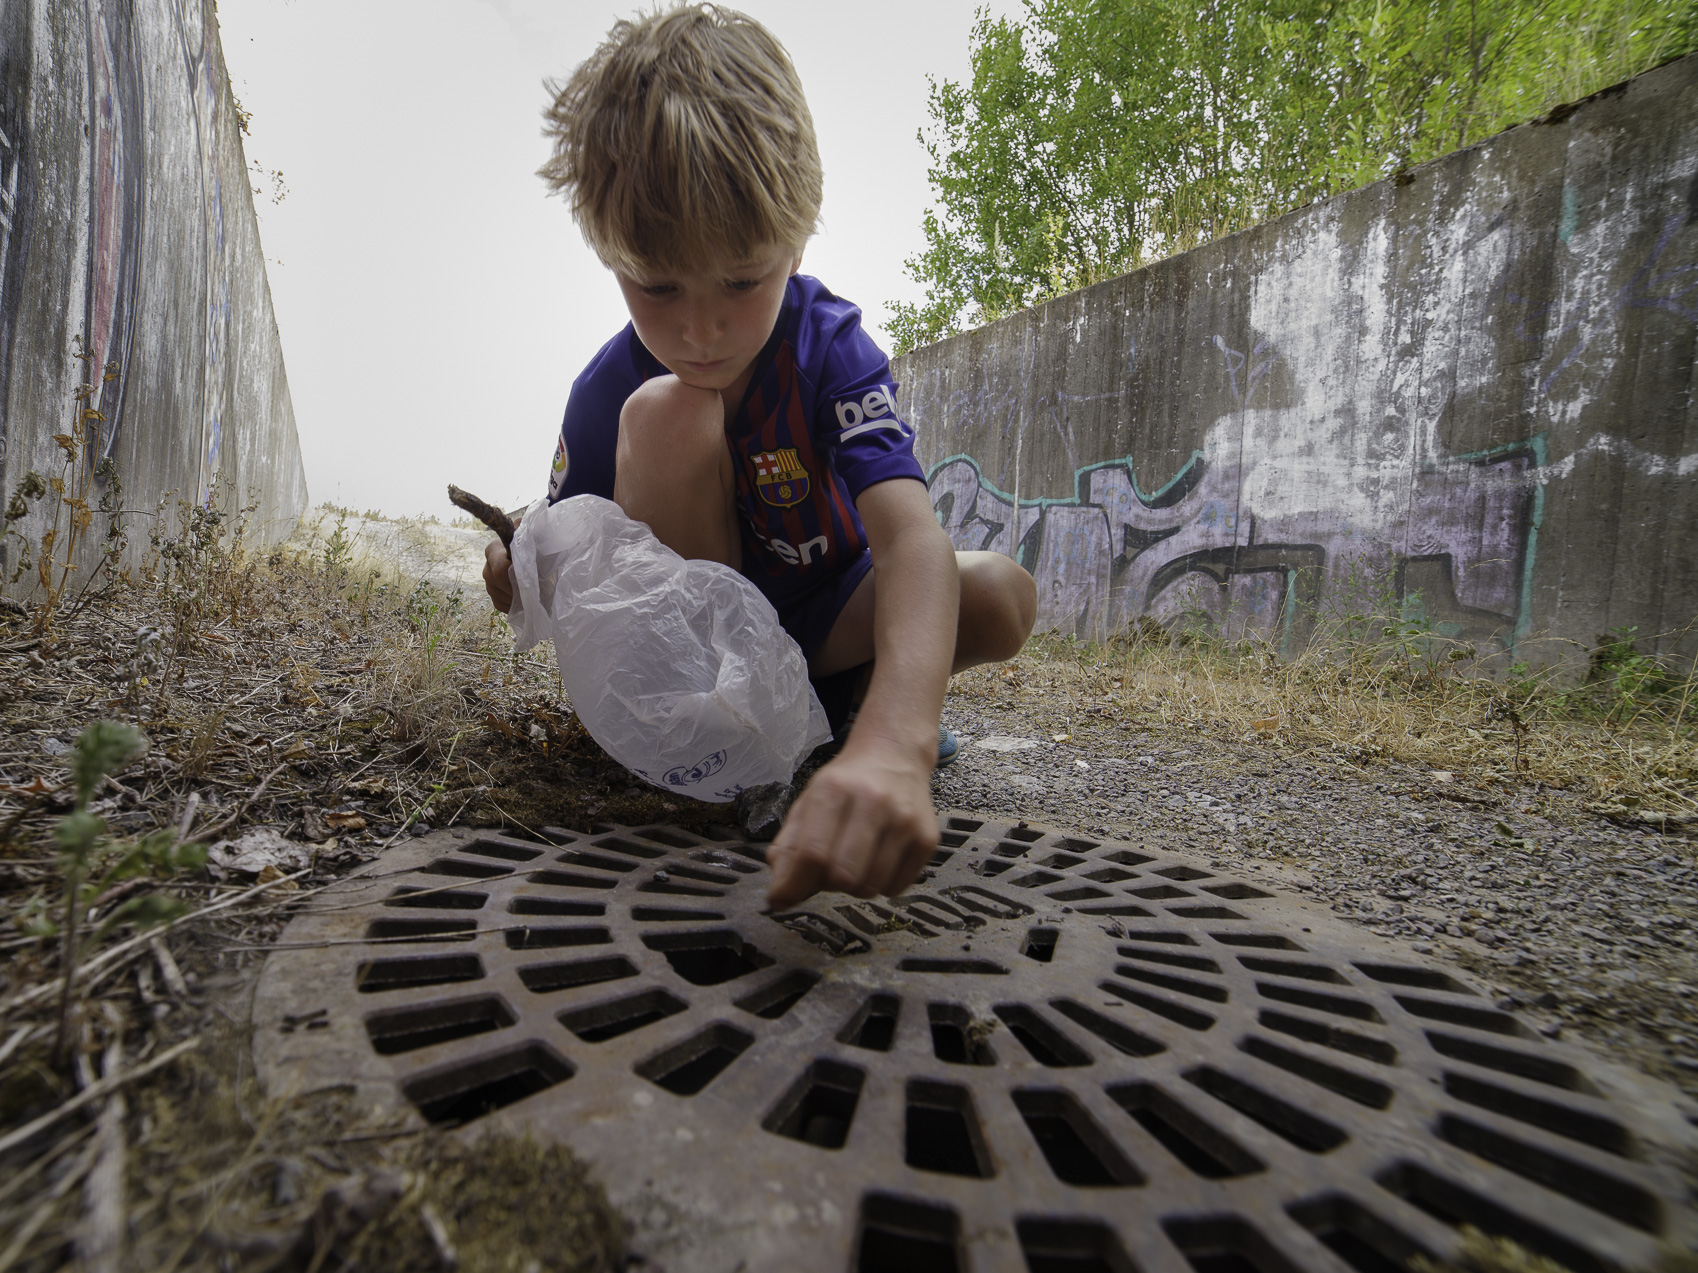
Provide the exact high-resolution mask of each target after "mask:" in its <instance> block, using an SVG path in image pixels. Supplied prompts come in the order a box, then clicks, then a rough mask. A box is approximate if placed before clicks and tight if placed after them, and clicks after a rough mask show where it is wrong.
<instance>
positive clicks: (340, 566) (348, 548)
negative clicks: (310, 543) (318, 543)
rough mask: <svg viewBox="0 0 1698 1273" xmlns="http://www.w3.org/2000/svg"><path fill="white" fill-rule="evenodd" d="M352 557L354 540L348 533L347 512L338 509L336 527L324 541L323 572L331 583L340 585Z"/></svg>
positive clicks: (345, 576)
mask: <svg viewBox="0 0 1698 1273" xmlns="http://www.w3.org/2000/svg"><path fill="white" fill-rule="evenodd" d="M353 557H354V540H353V537H352V536H351V535H349V534H348V514H347V513H345V512H342V511H341V510H338V511H337V513H336V529H335V530H333V531H331V532H330V538H329V539H327V540H325V541H324V573H325V576H326V577H327V578H328V579H329V580H330V582H331V583H332V584H335V585H337V586H340V585H341V583H342V581H343V580H344V579H346V578H347V576H348V565H349V563H350V562H351V561H352V560H353Z"/></svg>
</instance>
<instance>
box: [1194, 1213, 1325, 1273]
mask: <svg viewBox="0 0 1698 1273" xmlns="http://www.w3.org/2000/svg"><path fill="white" fill-rule="evenodd" d="M1162 1228H1163V1229H1164V1230H1165V1231H1166V1232H1167V1236H1168V1239H1169V1240H1170V1241H1171V1242H1172V1243H1173V1245H1174V1246H1176V1247H1178V1248H1179V1251H1180V1254H1182V1255H1183V1256H1184V1257H1185V1259H1186V1262H1187V1263H1189V1264H1190V1265H1191V1267H1192V1268H1193V1269H1195V1270H1196V1273H1301V1271H1300V1270H1299V1269H1297V1268H1296V1267H1295V1266H1294V1265H1292V1264H1291V1263H1290V1262H1288V1261H1287V1260H1286V1258H1285V1257H1284V1256H1283V1255H1281V1254H1280V1253H1279V1252H1278V1251H1276V1250H1274V1248H1273V1246H1272V1245H1271V1244H1270V1243H1269V1242H1268V1240H1267V1239H1266V1238H1264V1237H1263V1236H1262V1235H1261V1234H1260V1233H1258V1232H1257V1231H1256V1230H1255V1229H1254V1228H1253V1227H1252V1226H1251V1225H1250V1224H1249V1222H1248V1221H1245V1220H1241V1219H1239V1218H1238V1217H1237V1216H1206V1217H1203V1218H1200V1219H1195V1220H1192V1219H1185V1220H1164V1221H1163V1222H1162Z"/></svg>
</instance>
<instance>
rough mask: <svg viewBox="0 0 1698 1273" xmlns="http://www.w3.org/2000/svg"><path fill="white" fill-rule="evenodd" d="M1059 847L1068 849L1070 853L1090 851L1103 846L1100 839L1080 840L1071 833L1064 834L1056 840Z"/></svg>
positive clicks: (1056, 845)
mask: <svg viewBox="0 0 1698 1273" xmlns="http://www.w3.org/2000/svg"><path fill="white" fill-rule="evenodd" d="M1055 847H1056V848H1058V849H1066V850H1067V851H1068V852H1069V853H1089V852H1090V851H1091V850H1092V849H1100V848H1102V842H1101V841H1100V840H1080V839H1078V838H1076V837H1074V836H1071V835H1064V836H1062V837H1061V839H1059V840H1057V841H1056V842H1055Z"/></svg>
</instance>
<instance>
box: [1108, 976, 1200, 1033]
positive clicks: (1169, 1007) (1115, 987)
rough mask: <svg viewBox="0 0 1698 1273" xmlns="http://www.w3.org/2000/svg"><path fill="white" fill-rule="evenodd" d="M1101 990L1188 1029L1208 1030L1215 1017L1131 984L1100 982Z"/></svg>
mask: <svg viewBox="0 0 1698 1273" xmlns="http://www.w3.org/2000/svg"><path fill="white" fill-rule="evenodd" d="M1097 987H1098V989H1100V990H1106V991H1108V992H1109V994H1111V995H1119V996H1120V997H1121V998H1122V999H1124V1000H1126V1002H1127V1003H1135V1004H1137V1005H1138V1006H1139V1007H1140V1008H1143V1009H1145V1010H1147V1011H1149V1012H1153V1013H1155V1014H1156V1015H1157V1016H1161V1017H1166V1018H1167V1019H1168V1020H1169V1021H1174V1022H1177V1023H1178V1024H1180V1025H1182V1026H1184V1027H1185V1028H1186V1029H1187V1030H1207V1029H1209V1028H1211V1027H1212V1026H1213V1025H1214V1023H1215V1019H1214V1018H1213V1017H1211V1016H1209V1014H1208V1013H1206V1012H1198V1011H1196V1009H1194V1008H1188V1007H1186V1006H1185V1005H1184V1004H1179V1003H1174V1002H1173V1001H1172V1000H1171V999H1162V998H1158V997H1157V996H1156V995H1150V994H1145V993H1144V992H1143V991H1142V990H1134V989H1133V988H1132V987H1131V986H1123V985H1121V984H1120V983H1119V982H1117V981H1103V982H1098V983H1097Z"/></svg>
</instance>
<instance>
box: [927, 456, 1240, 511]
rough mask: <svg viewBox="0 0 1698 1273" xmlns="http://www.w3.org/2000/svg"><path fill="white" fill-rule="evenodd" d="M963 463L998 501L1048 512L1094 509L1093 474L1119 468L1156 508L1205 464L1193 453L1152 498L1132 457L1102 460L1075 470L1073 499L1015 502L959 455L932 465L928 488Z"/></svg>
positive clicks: (1141, 496)
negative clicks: (1058, 507) (1059, 508)
mask: <svg viewBox="0 0 1698 1273" xmlns="http://www.w3.org/2000/svg"><path fill="white" fill-rule="evenodd" d="M960 460H965V461H966V462H967V463H968V464H971V465H972V466H973V472H974V473H975V474H977V475H978V479H979V485H980V487H982V488H983V489H984V490H987V491H989V492H990V493H991V494H993V495H995V496H997V497H998V498H1000V499H1004V500H1007V501H1008V502H1009V503H1010V504H1013V505H1015V506H1017V507H1020V508H1049V507H1051V506H1054V505H1063V506H1074V507H1078V506H1084V507H1093V508H1094V507H1095V505H1093V504H1092V503H1091V501H1090V498H1089V495H1088V492H1087V488H1088V486H1089V483H1090V476H1091V474H1092V473H1094V472H1096V471H1097V470H1098V469H1116V468H1119V469H1125V470H1126V475H1127V477H1128V478H1129V479H1131V482H1132V493H1133V494H1134V495H1136V496H1137V497H1138V502H1139V503H1140V504H1143V505H1144V506H1145V507H1146V508H1153V507H1155V506H1156V505H1155V504H1154V501H1156V500H1159V499H1161V498H1162V496H1164V495H1166V494H1167V493H1168V492H1169V491H1171V490H1172V489H1173V488H1174V486H1176V485H1177V484H1178V483H1180V482H1182V481H1184V480H1185V478H1186V477H1187V476H1188V475H1189V474H1190V473H1191V471H1192V470H1193V469H1195V468H1197V467H1198V466H1199V465H1202V464H1204V463H1206V460H1205V459H1204V456H1203V453H1202V452H1201V451H1193V452H1191V457H1190V458H1189V459H1188V460H1186V461H1185V463H1184V465H1182V466H1181V467H1180V470H1179V472H1177V473H1175V474H1174V475H1173V476H1172V477H1171V478H1169V479H1168V480H1167V481H1166V482H1165V483H1163V484H1162V486H1161V487H1160V488H1159V489H1157V490H1155V491H1153V492H1151V493H1149V494H1145V492H1144V490H1143V488H1141V487H1140V486H1139V485H1138V470H1137V467H1136V466H1135V465H1134V464H1133V462H1132V457H1131V456H1130V455H1128V456H1125V457H1123V458H1122V459H1118V460H1101V461H1098V462H1097V463H1095V464H1087V465H1086V466H1085V467H1084V468H1082V469H1076V470H1075V471H1074V473H1073V494H1072V495H1071V496H1047V495H1040V496H1037V497H1036V498H1034V499H1022V500H1016V499H1015V498H1014V494H1013V492H1011V491H1005V490H1002V489H1000V488H999V487H997V486H996V485H995V484H994V483H991V482H987V481H986V480H985V473H984V470H983V469H981V468H980V467H979V462H978V460H977V459H975V458H974V457H973V456H971V455H968V454H966V453H965V452H959V453H957V454H955V455H946V456H945V457H944V458H943V459H941V460H939V461H938V462H937V463H936V464H934V465H932V466H931V468H929V469H928V470H926V482H927V484H928V485H929V484H930V483H931V480H932V478H934V477H936V476H937V475H938V473H939V472H941V471H942V470H943V469H945V468H947V467H948V466H949V465H951V464H954V463H956V462H957V461H960ZM1199 476H1200V475H1199Z"/></svg>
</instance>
